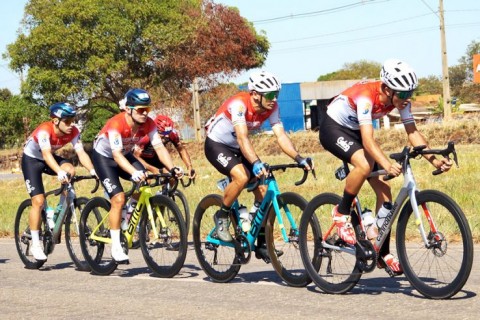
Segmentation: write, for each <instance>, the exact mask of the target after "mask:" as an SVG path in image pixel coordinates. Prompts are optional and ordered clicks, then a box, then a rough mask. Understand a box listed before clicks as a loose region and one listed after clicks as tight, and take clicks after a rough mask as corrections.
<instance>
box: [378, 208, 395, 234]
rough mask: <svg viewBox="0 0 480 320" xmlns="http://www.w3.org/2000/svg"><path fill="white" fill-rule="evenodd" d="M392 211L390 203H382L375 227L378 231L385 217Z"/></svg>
mask: <svg viewBox="0 0 480 320" xmlns="http://www.w3.org/2000/svg"><path fill="white" fill-rule="evenodd" d="M390 210H392V203H391V202H384V203H383V205H382V207H381V208H380V210H378V213H377V227H378V229H380V228H381V227H382V225H383V222H384V221H385V217H386V216H387V215H388V214H389V213H390Z"/></svg>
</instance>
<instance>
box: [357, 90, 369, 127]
mask: <svg viewBox="0 0 480 320" xmlns="http://www.w3.org/2000/svg"><path fill="white" fill-rule="evenodd" d="M356 104H357V118H358V124H359V125H361V126H362V125H371V124H372V109H373V102H372V100H370V99H369V98H367V97H359V98H358V99H357V101H356Z"/></svg>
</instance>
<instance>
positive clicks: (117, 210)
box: [92, 88, 183, 263]
mask: <svg viewBox="0 0 480 320" xmlns="http://www.w3.org/2000/svg"><path fill="white" fill-rule="evenodd" d="M150 103H151V99H150V95H149V94H148V92H147V91H145V90H143V89H138V88H136V89H131V90H129V91H128V92H127V93H126V94H125V98H124V99H123V100H121V102H120V105H121V106H122V105H123V104H125V106H124V108H123V110H125V111H124V112H121V113H119V114H117V115H115V116H113V117H112V118H110V119H109V120H108V121H107V123H106V124H105V126H104V127H103V128H102V129H101V130H100V133H99V134H98V135H97V138H96V139H95V142H94V146H93V155H92V158H93V164H94V166H95V169H96V170H97V174H98V177H99V179H100V181H101V182H102V185H103V187H104V189H105V191H106V193H107V195H108V197H109V198H110V203H111V205H112V206H111V209H110V215H109V219H110V221H109V222H110V236H111V238H112V250H111V253H112V258H113V259H114V260H115V261H116V262H117V263H128V260H129V258H128V255H127V254H126V253H125V252H124V251H123V248H122V245H121V242H120V225H121V212H122V207H123V205H124V204H125V192H124V190H123V187H122V185H121V183H120V178H122V179H125V180H133V181H135V182H139V181H142V180H145V178H146V176H145V167H144V166H143V165H142V163H141V162H140V161H139V160H138V159H136V158H135V157H134V155H133V154H132V149H133V147H134V146H135V144H136V143H137V142H138V141H140V139H142V138H143V137H144V136H148V137H149V139H150V141H151V142H152V146H153V149H154V150H155V153H156V155H157V156H158V158H159V159H160V160H161V162H162V163H163V164H164V165H165V168H166V169H167V170H169V171H170V170H171V169H173V168H174V165H173V161H172V158H171V157H170V153H169V152H168V150H167V148H165V146H164V145H163V142H162V137H161V136H160V134H159V133H158V131H157V127H156V125H155V122H154V121H153V119H151V118H149V117H148V113H149V112H150V110H151V108H150ZM176 172H177V174H178V176H179V177H181V176H182V175H183V171H182V170H181V169H180V168H178V170H176Z"/></svg>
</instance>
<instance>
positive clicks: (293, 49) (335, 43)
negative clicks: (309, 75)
mask: <svg viewBox="0 0 480 320" xmlns="http://www.w3.org/2000/svg"><path fill="white" fill-rule="evenodd" d="M471 26H480V23H473V22H472V23H460V24H452V25H449V26H448V27H449V29H455V28H461V27H471ZM434 30H438V26H434V27H425V28H420V29H413V30H409V31H401V32H395V33H388V34H381V35H376V36H372V37H363V38H354V39H348V40H340V41H333V42H324V43H317V44H312V45H307V46H299V47H291V48H283V49H272V51H271V53H290V52H296V51H303V50H311V49H317V48H320V47H321V48H326V47H334V46H342V45H350V44H352V43H358V42H365V41H372V40H379V39H386V38H389V37H392V36H407V35H410V34H415V33H419V32H427V31H434Z"/></svg>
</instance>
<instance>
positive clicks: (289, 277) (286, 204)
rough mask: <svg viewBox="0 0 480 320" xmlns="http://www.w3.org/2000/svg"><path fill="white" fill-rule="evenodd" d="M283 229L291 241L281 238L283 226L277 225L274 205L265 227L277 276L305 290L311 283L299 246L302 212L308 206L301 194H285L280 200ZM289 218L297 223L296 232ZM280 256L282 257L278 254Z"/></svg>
mask: <svg viewBox="0 0 480 320" xmlns="http://www.w3.org/2000/svg"><path fill="white" fill-rule="evenodd" d="M277 199H278V204H279V209H280V215H281V217H282V219H283V226H284V227H285V231H286V232H287V237H288V241H287V242H286V241H285V239H284V238H283V235H282V230H281V229H280V225H279V224H278V223H275V221H276V219H277V215H276V213H275V209H274V208H273V205H272V206H270V209H269V211H268V220H267V224H266V226H265V238H266V241H267V249H268V255H269V257H270V260H271V262H272V266H273V268H274V269H275V271H276V272H277V274H278V275H279V276H280V277H281V278H282V279H283V280H284V281H285V282H286V283H287V284H288V285H290V286H292V287H304V286H306V285H307V284H309V283H310V282H311V280H310V278H309V276H308V274H307V272H306V271H305V267H304V266H303V263H302V258H301V256H300V249H299V246H298V236H299V229H298V228H299V226H300V218H301V216H302V212H303V210H304V209H305V207H306V206H307V200H305V199H304V198H303V197H302V196H300V195H299V194H296V193H293V192H285V193H282V194H281V195H279V196H278V197H277ZM287 214H289V215H291V217H292V218H293V220H294V221H295V228H294V227H293V226H292V225H291V224H290V221H289V220H288V218H287ZM277 253H281V254H277Z"/></svg>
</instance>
